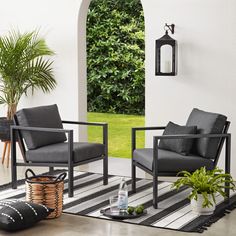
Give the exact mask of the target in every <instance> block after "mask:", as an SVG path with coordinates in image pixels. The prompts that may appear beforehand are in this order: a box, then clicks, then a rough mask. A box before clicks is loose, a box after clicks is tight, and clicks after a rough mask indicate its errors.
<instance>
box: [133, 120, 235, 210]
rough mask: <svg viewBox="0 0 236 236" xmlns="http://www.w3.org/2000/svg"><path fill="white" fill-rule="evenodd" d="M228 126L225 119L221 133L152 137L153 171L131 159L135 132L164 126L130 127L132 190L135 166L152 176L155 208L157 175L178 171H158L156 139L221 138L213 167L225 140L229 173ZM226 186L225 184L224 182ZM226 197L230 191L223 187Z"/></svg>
mask: <svg viewBox="0 0 236 236" xmlns="http://www.w3.org/2000/svg"><path fill="white" fill-rule="evenodd" d="M229 126H230V122H229V121H226V123H225V126H224V129H223V132H222V134H187V135H161V136H154V137H153V171H150V170H149V169H147V168H146V167H145V166H143V165H141V164H140V163H137V162H136V161H135V160H134V159H133V153H134V150H135V149H136V132H137V131H147V130H164V129H165V126H161V127H136V128H132V133H131V136H132V164H131V166H132V170H131V172H132V191H133V192H134V193H135V192H136V167H139V168H140V169H142V170H144V171H145V172H147V173H149V174H150V175H152V177H153V207H154V208H155V209H157V207H158V176H176V175H177V173H178V172H176V173H173V172H171V173H170V172H160V171H159V172H158V169H157V167H158V140H160V139H179V138H181V139H182V138H183V139H199V138H221V140H220V143H219V146H218V150H217V154H216V157H215V159H214V167H216V165H217V163H218V160H219V157H220V153H221V150H222V148H223V145H224V141H225V140H226V142H225V173H229V174H230V155H231V153H230V151H231V134H230V133H227V132H228V129H229ZM226 186H227V184H226ZM225 192H226V195H227V197H229V194H230V191H229V189H228V188H225Z"/></svg>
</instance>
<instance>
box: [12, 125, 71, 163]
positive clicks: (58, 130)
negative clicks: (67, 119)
mask: <svg viewBox="0 0 236 236" xmlns="http://www.w3.org/2000/svg"><path fill="white" fill-rule="evenodd" d="M17 130H18V131H36V132H51V133H68V153H69V158H68V163H69V164H70V165H71V163H72V157H73V154H72V153H73V130H70V129H58V128H44V127H25V126H18V125H12V126H11V149H12V150H13V155H12V157H14V160H13V162H15V161H16V160H15V159H16V131H17Z"/></svg>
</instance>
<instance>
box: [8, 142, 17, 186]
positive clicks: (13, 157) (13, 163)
mask: <svg viewBox="0 0 236 236" xmlns="http://www.w3.org/2000/svg"><path fill="white" fill-rule="evenodd" d="M9 145H11V179H12V182H11V186H12V188H13V189H16V188H17V167H16V143H14V142H12V143H11V144H10V143H9Z"/></svg>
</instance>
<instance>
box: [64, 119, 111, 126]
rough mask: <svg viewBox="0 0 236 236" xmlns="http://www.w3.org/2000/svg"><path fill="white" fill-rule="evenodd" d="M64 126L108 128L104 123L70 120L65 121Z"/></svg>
mask: <svg viewBox="0 0 236 236" xmlns="http://www.w3.org/2000/svg"><path fill="white" fill-rule="evenodd" d="M62 123H63V124H71V125H90V126H106V125H107V123H103V122H85V121H70V120H63V121H62Z"/></svg>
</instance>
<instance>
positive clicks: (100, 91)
mask: <svg viewBox="0 0 236 236" xmlns="http://www.w3.org/2000/svg"><path fill="white" fill-rule="evenodd" d="M86 41H87V108H88V120H89V121H103V122H108V123H109V143H110V146H109V151H110V152H109V155H110V156H113V157H130V128H131V127H134V126H142V125H144V113H145V73H144V72H145V71H144V57H145V52H144V13H143V8H142V4H141V1H140V0H127V1H124V0H92V1H91V2H90V5H89V10H88V16H87V39H86ZM97 134H98V132H97V130H95V129H93V130H92V129H89V140H90V141H100V140H99V137H97V136H99V135H97ZM139 142H140V145H141V146H142V145H144V134H141V135H140V140H139Z"/></svg>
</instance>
